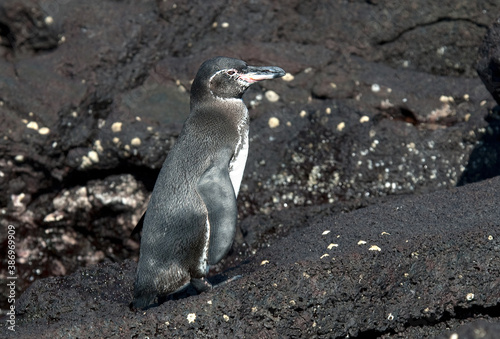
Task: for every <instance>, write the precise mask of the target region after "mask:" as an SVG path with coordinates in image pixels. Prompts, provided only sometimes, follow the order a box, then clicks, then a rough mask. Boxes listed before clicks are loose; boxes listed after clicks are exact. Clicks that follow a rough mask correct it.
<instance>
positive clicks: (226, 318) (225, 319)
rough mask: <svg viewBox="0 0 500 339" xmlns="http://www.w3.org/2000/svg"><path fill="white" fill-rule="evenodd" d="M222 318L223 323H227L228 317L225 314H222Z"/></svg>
mask: <svg viewBox="0 0 500 339" xmlns="http://www.w3.org/2000/svg"><path fill="white" fill-rule="evenodd" d="M222 318H224V321H226V322H227V321H229V316H228V315H227V314H224V315H223V316H222Z"/></svg>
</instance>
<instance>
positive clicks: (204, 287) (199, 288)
mask: <svg viewBox="0 0 500 339" xmlns="http://www.w3.org/2000/svg"><path fill="white" fill-rule="evenodd" d="M241 277H242V276H241V275H235V276H234V277H231V278H229V279H227V280H224V281H221V282H220V283H218V284H216V285H215V284H212V283H210V282H209V281H208V280H207V279H206V278H200V279H195V278H193V279H191V285H193V287H194V288H195V290H196V292H198V293H202V292H207V291H211V290H212V289H214V288H218V287H222V286H225V285H227V284H228V283H230V282H233V281H235V280H238V279H240V278H241Z"/></svg>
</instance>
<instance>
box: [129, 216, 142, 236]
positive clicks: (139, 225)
mask: <svg viewBox="0 0 500 339" xmlns="http://www.w3.org/2000/svg"><path fill="white" fill-rule="evenodd" d="M145 216H146V212H144V213H143V214H142V217H141V219H139V221H138V222H137V225H135V228H134V230H133V231H132V233H130V237H131V238H132V237H133V236H134V234H140V233H141V231H142V227H143V226H144V217H145Z"/></svg>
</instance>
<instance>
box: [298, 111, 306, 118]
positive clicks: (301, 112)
mask: <svg viewBox="0 0 500 339" xmlns="http://www.w3.org/2000/svg"><path fill="white" fill-rule="evenodd" d="M306 115H307V112H306V111H305V110H302V111H300V113H299V116H300V117H301V118H305V117H306Z"/></svg>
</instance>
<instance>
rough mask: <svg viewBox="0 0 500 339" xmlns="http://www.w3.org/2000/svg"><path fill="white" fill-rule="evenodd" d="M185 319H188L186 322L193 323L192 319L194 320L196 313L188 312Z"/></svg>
mask: <svg viewBox="0 0 500 339" xmlns="http://www.w3.org/2000/svg"><path fill="white" fill-rule="evenodd" d="M187 320H188V323H190V324H191V323H194V321H195V320H196V314H194V313H189V314H188V315H187Z"/></svg>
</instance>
